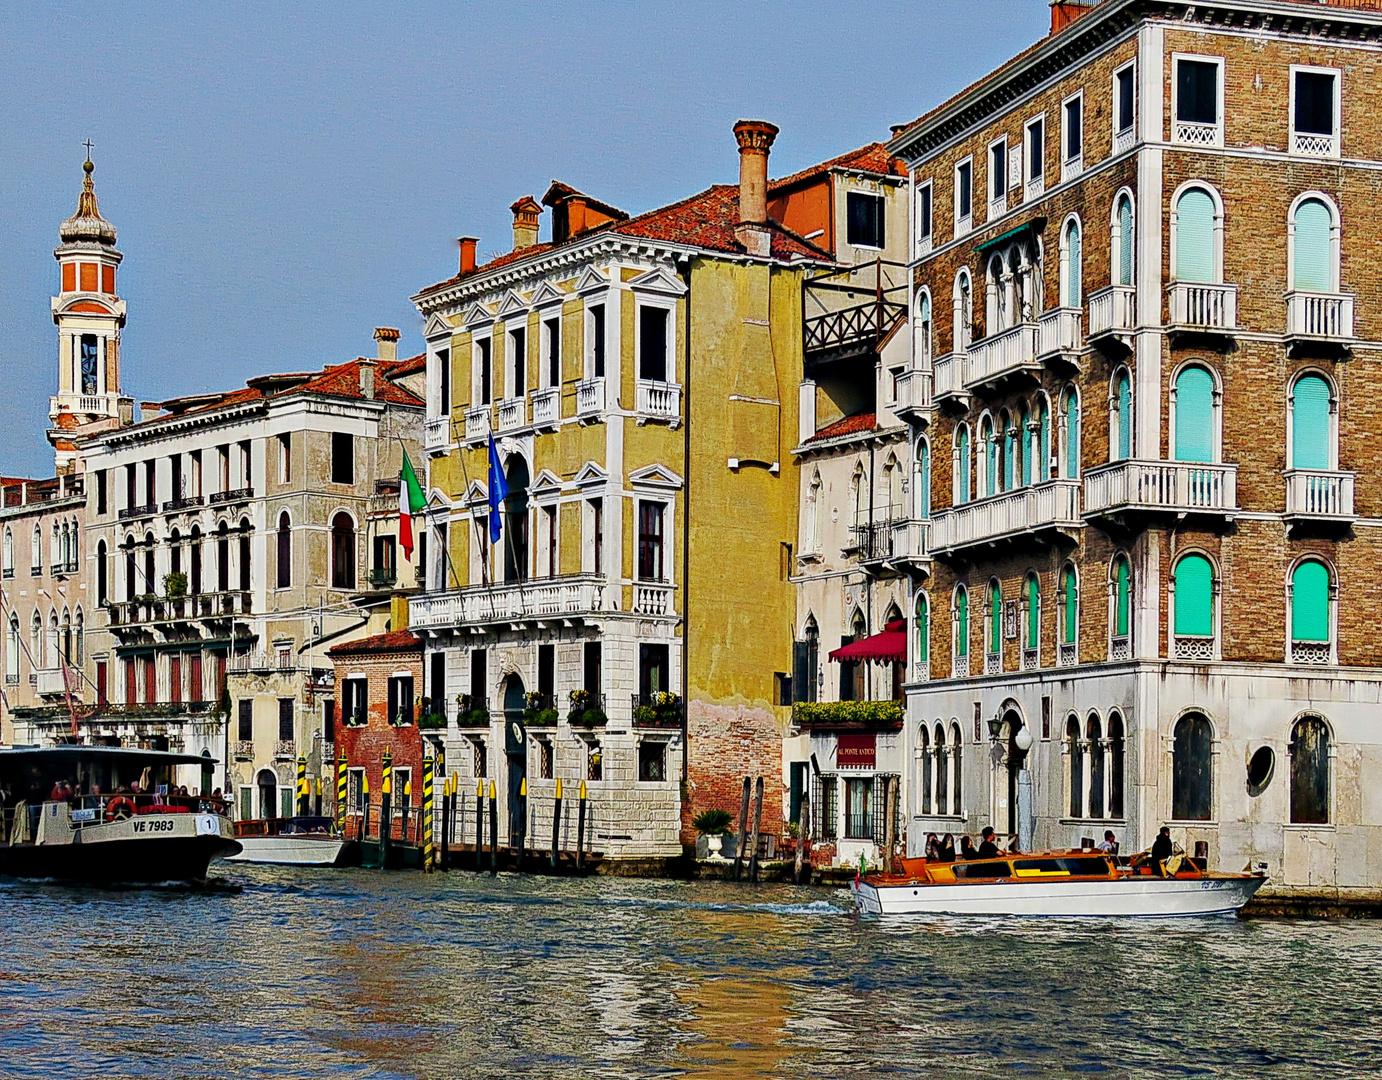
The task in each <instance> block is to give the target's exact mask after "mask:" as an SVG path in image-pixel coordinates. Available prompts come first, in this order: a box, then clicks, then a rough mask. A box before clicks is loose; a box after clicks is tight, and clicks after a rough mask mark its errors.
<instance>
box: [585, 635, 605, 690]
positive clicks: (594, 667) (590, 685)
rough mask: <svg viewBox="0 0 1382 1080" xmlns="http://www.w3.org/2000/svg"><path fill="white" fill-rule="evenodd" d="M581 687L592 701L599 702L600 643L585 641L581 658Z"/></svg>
mask: <svg viewBox="0 0 1382 1080" xmlns="http://www.w3.org/2000/svg"><path fill="white" fill-rule="evenodd" d="M581 661H582V667H581V685H582V688H583V689H584V690H585V691H586V693H588V694H589V695H590V696H591V697H592V698H593V699H595V700H599V696H600V693H601V691H600V685H601V682H600V665H601V654H600V642H598V641H587V642H586V643H585V649H584V652H583V654H582V657H581Z"/></svg>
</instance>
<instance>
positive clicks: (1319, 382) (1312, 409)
mask: <svg viewBox="0 0 1382 1080" xmlns="http://www.w3.org/2000/svg"><path fill="white" fill-rule="evenodd" d="M1335 419H1336V414H1335V410H1334V394H1333V392H1332V388H1331V387H1330V385H1329V382H1328V380H1326V379H1325V378H1324V377H1323V376H1322V375H1316V374H1314V373H1307V374H1305V375H1302V376H1301V377H1300V378H1298V379H1297V380H1296V381H1295V382H1294V383H1292V384H1291V466H1290V467H1291V468H1293V469H1334V468H1337V467H1338V464H1337V458H1336V456H1335V449H1336V446H1337V442H1336V439H1335V431H1336V427H1335Z"/></svg>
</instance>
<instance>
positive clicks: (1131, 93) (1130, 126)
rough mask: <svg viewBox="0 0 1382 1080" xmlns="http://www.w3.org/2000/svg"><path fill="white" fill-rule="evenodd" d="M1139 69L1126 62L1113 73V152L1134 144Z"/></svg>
mask: <svg viewBox="0 0 1382 1080" xmlns="http://www.w3.org/2000/svg"><path fill="white" fill-rule="evenodd" d="M1136 75H1137V69H1136V66H1135V65H1133V64H1125V65H1124V66H1123V67H1120V68H1119V69H1118V70H1117V71H1115V72H1114V73H1113V152H1114V153H1115V154H1121V153H1122V152H1123V151H1124V150H1127V149H1128V148H1129V147H1131V146H1132V144H1133V142H1134V141H1135V138H1136V134H1137V131H1136V129H1137V79H1136Z"/></svg>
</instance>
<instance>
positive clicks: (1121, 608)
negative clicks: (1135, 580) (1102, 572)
mask: <svg viewBox="0 0 1382 1080" xmlns="http://www.w3.org/2000/svg"><path fill="white" fill-rule="evenodd" d="M1114 582H1115V584H1114V588H1115V590H1116V591H1115V596H1114V621H1113V632H1114V634H1115V635H1116V636H1117V637H1124V636H1125V635H1126V634H1127V632H1128V604H1129V599H1130V597H1129V595H1128V594H1129V588H1128V586H1129V584H1130V581H1129V573H1128V560H1127V559H1124V558H1121V557H1120V558H1119V560H1118V563H1117V565H1116V567H1115V569H1114Z"/></svg>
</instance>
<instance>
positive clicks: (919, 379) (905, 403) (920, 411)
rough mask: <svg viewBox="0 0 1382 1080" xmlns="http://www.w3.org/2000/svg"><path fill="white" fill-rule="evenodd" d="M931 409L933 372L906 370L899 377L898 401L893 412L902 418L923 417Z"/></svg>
mask: <svg viewBox="0 0 1382 1080" xmlns="http://www.w3.org/2000/svg"><path fill="white" fill-rule="evenodd" d="M930 411H931V373H930V372H929V371H904V372H903V373H902V374H901V375H899V376H898V377H897V401H896V402H895V403H894V404H893V412H895V413H897V415H898V416H900V417H901V418H902V419H904V420H906V419H908V418H913V419H921V418H923V417H925V416H926V415H927V414H928V413H930Z"/></svg>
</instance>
